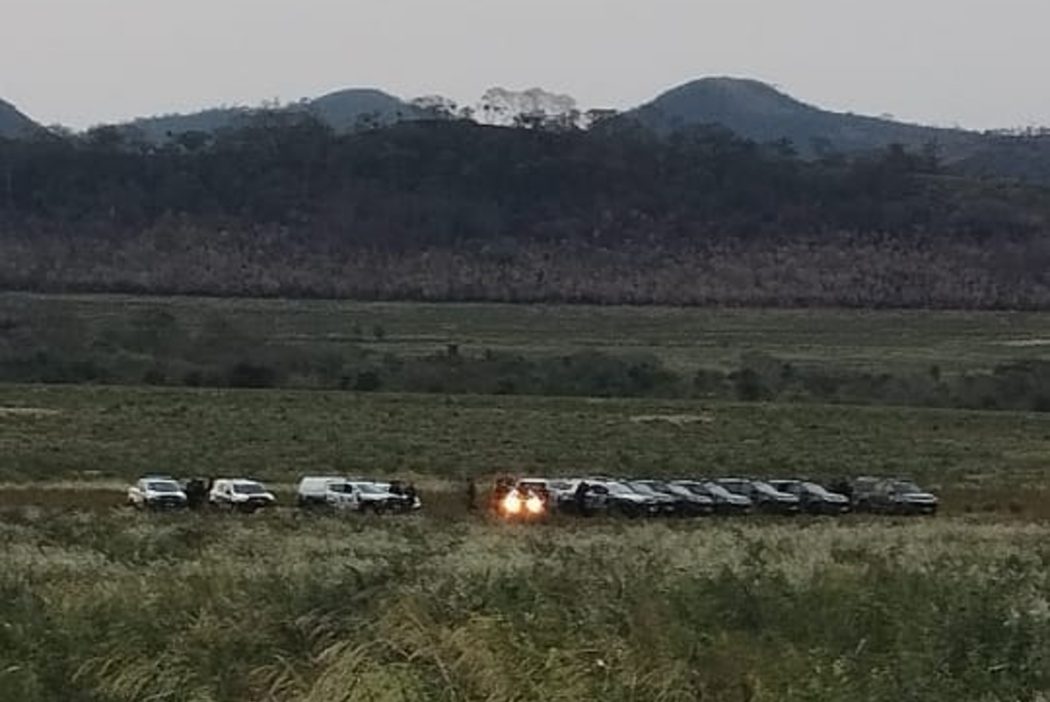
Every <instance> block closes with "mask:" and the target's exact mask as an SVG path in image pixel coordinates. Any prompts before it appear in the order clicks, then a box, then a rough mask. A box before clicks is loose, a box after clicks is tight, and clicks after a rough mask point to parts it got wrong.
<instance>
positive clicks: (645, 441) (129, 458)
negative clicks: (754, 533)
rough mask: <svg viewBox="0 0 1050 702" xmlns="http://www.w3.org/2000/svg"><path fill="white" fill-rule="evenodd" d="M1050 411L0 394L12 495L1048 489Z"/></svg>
mask: <svg viewBox="0 0 1050 702" xmlns="http://www.w3.org/2000/svg"><path fill="white" fill-rule="evenodd" d="M1048 466H1050V415H1048V414H1045V413H1032V414H1026V413H1012V412H967V411H955V410H924V409H909V408H882V407H849V406H824V405H813V404H803V405H790V404H768V405H767V404H737V403H716V402H697V401H677V400H672V401H650V400H591V399H578V398H529V397H472V396H462V397H444V396H437V395H387V394H371V393H365V394H358V393H350V392H303V391H276V390H261V391H253V390H187V389H155V388H122V387H102V386H12V385H8V386H0V481H4V482H7V483H20V482H27V481H59V480H65V481H69V480H87V481H105V480H111V481H119V480H127V479H130V478H132V477H134V476H136V475H140V474H142V473H145V472H167V473H172V474H177V475H197V474H210V475H223V474H233V475H253V476H257V477H259V478H262V479H266V480H271V481H276V482H285V483H290V482H294V481H295V480H296V479H297V478H298V476H300V475H303V474H309V473H314V474H317V473H320V474H325V473H332V472H335V473H356V474H366V475H368V474H402V475H411V476H416V477H439V478H452V479H462V478H465V477H466V476H468V475H474V476H485V475H492V474H496V473H501V472H511V473H518V474H520V473H536V474H584V475H586V474H600V473H613V474H626V475H640V474H646V475H657V476H659V475H679V476H691V475H719V474H722V475H724V474H733V473H743V474H759V475H803V476H812V477H826V478H832V477H836V476H844V475H859V474H907V475H910V476H913V477H914V478H916V479H918V480H921V481H923V482H926V483H929V484H932V485H933V486H935V487H996V486H1004V485H1005V486H1008V487H1009V488H1010V489H1012V490H1015V491H1020V489H1021V488H1035V487H1041V486H1045V485H1046V484H1047V482H1048V481H1047V467H1048Z"/></svg>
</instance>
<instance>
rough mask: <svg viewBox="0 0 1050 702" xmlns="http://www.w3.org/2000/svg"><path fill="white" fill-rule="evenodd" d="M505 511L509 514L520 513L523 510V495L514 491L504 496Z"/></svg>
mask: <svg viewBox="0 0 1050 702" xmlns="http://www.w3.org/2000/svg"><path fill="white" fill-rule="evenodd" d="M503 511H504V512H506V513H507V514H519V513H520V512H521V497H519V496H518V493H516V492H512V493H510V494H509V495H507V496H506V497H504V498H503Z"/></svg>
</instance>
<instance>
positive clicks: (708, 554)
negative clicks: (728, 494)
mask: <svg viewBox="0 0 1050 702" xmlns="http://www.w3.org/2000/svg"><path fill="white" fill-rule="evenodd" d="M1048 544H1050V528H1048V527H1047V526H1045V525H1033V524H1026V523H1008V524H995V523H989V522H977V521H972V520H968V519H959V518H956V519H952V518H938V519H935V520H917V521H915V520H904V521H893V520H889V521H886V520H883V521H870V522H869V521H847V522H840V523H835V522H830V523H829V522H811V521H807V520H803V521H799V522H796V523H794V524H787V523H778V522H773V523H761V522H758V523H756V522H750V521H740V522H734V521H733V520H729V521H724V522H715V523H711V522H707V523H703V524H697V525H686V524H680V525H670V524H652V523H650V524H645V525H640V524H631V525H622V524H608V523H603V522H600V521H599V522H594V523H590V524H585V525H581V526H578V527H573V526H570V525H566V524H552V525H550V526H548V527H536V528H523V527H513V526H508V525H499V524H487V523H484V522H481V521H471V522H462V521H460V522H454V523H447V522H434V521H433V520H428V519H424V520H423V521H419V520H418V519H416V518H409V519H407V520H399V521H396V522H383V521H381V520H380V521H375V520H364V521H359V520H353V519H350V520H342V519H328V518H316V517H314V518H303V517H300V516H298V515H295V514H293V513H283V514H281V513H271V514H266V515H255V516H254V517H251V518H229V517H224V516H215V517H201V516H198V515H173V516H170V517H163V516H156V515H154V516H149V515H140V514H133V513H130V512H125V513H119V512H111V513H108V514H102V515H94V514H79V515H77V514H73V515H70V514H59V513H53V514H47V515H44V514H39V513H31V512H16V513H0V545H2V547H3V553H4V562H3V566H4V567H3V568H2V569H0V594H2V597H0V622H2V624H3V626H2V627H0V699H3V700H5V701H6V700H11V702H15V701H17V702H51V701H53V700H54V701H59V700H60V701H62V702H103V701H105V702H114V701H118V700H119V701H122V702H141V701H143V700H180V701H181V700H187V701H198V700H200V701H203V700H215V701H223V702H226V701H229V702H247V701H252V702H255V701H260V700H263V701H267V702H285V701H287V702H293V701H295V702H334V701H342V700H353V701H356V700H361V701H362V702H364V701H369V702H372V701H386V700H420V701H429V700H449V701H460V700H488V701H491V702H504V701H506V702H510V701H515V702H517V701H521V702H525V701H531V700H565V701H567V702H569V701H572V702H575V701H576V700H611V701H614V702H618V701H621V700H622V701H625V702H626V701H639V702H641V701H643V700H644V701H650V700H653V701H675V702H677V701H682V702H685V701H687V700H697V699H700V700H714V701H719V702H722V701H725V702H747V701H750V702H763V701H767V700H768V701H770V702H792V701H795V700H798V701H803V700H805V701H813V700H872V701H876V702H878V701H885V702H897V701H898V700H923V701H924V702H931V701H940V700H944V701H945V702H956V701H957V700H1037V699H1042V697H1040V694H1041V693H1045V692H1046V691H1048V690H1050V663H1048V661H1050V627H1048V626H1047V622H1048V619H1050V605H1048V601H1047V589H1046V587H1047V582H1046V573H1047V562H1048V560H1050V546H1048Z"/></svg>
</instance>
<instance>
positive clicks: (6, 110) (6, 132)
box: [0, 100, 40, 139]
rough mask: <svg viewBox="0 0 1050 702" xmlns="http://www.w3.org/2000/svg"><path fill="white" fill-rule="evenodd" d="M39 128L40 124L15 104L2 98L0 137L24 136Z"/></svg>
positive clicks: (0, 103) (0, 101) (0, 102)
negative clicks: (20, 110)
mask: <svg viewBox="0 0 1050 702" xmlns="http://www.w3.org/2000/svg"><path fill="white" fill-rule="evenodd" d="M38 129H40V125H38V124H37V123H36V122H34V121H33V120H31V119H29V118H28V117H26V116H25V115H24V114H22V113H21V112H19V111H18V109H17V108H15V106H14V105H12V104H11V103H9V102H5V101H4V100H0V137H6V138H8V139H13V138H16V137H24V136H26V135H27V134H31V133H32V132H34V131H37V130H38Z"/></svg>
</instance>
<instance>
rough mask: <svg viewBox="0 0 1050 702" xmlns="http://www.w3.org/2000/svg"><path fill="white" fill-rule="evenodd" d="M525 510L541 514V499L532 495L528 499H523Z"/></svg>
mask: <svg viewBox="0 0 1050 702" xmlns="http://www.w3.org/2000/svg"><path fill="white" fill-rule="evenodd" d="M525 510H526V511H527V512H528V513H529V514H533V515H535V514H543V500H541V499H540V498H538V497H536V496H535V495H532V496H531V497H529V499H527V500H525Z"/></svg>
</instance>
